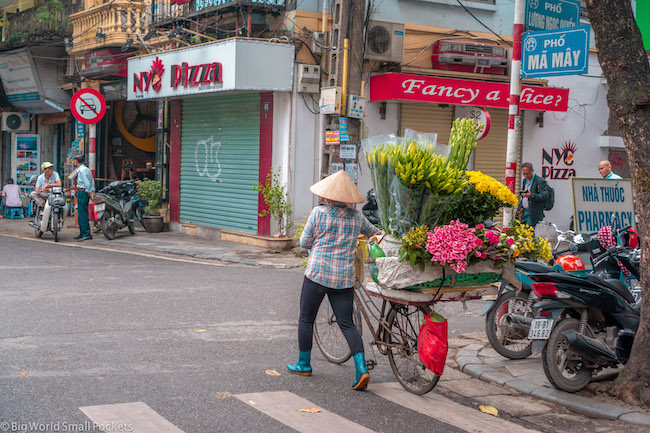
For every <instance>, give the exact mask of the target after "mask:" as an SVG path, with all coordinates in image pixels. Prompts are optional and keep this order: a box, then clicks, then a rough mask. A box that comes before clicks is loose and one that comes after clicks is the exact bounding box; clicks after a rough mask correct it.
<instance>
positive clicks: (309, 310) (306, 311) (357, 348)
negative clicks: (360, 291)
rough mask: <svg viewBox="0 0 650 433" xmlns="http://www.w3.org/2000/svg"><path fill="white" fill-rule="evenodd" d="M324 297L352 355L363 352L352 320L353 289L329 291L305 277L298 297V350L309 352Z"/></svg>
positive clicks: (359, 337)
mask: <svg viewBox="0 0 650 433" xmlns="http://www.w3.org/2000/svg"><path fill="white" fill-rule="evenodd" d="M325 295H327V297H328V298H329V301H330V305H331V306H332V311H334V315H335V316H336V321H337V323H338V324H339V328H341V331H342V332H343V335H344V336H345V339H346V340H347V342H348V345H349V346H350V349H351V350H352V354H353V355H355V354H357V353H359V352H363V341H362V340H361V334H359V330H358V329H357V327H356V326H354V321H353V320H352V311H353V303H354V289H353V288H349V289H330V288H328V287H325V286H321V285H320V284H318V283H315V282H313V281H311V280H310V279H309V278H307V277H305V280H304V281H303V283H302V294H301V295H300V320H299V321H298V348H299V349H300V350H301V351H308V350H311V347H312V342H313V337H314V321H315V320H316V315H317V314H318V308H319V307H320V304H321V303H322V302H323V298H324V297H325Z"/></svg>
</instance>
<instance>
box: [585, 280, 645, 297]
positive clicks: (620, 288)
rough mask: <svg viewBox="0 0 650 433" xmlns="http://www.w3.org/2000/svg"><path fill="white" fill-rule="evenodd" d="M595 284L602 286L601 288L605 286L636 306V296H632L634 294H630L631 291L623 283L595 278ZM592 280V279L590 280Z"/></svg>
mask: <svg viewBox="0 0 650 433" xmlns="http://www.w3.org/2000/svg"><path fill="white" fill-rule="evenodd" d="M593 277H594V279H593V282H595V283H596V284H600V285H601V286H605V287H607V288H608V289H612V290H613V291H614V292H616V293H618V294H619V295H620V296H621V297H622V298H623V299H625V300H626V301H627V302H628V303H630V304H634V302H635V301H634V296H632V293H631V292H630V289H628V288H627V286H626V285H625V284H624V283H622V282H621V281H619V280H615V279H607V280H601V279H600V278H598V277H596V276H593ZM589 279H590V280H591V278H589Z"/></svg>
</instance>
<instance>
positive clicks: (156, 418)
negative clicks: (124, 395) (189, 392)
mask: <svg viewBox="0 0 650 433" xmlns="http://www.w3.org/2000/svg"><path fill="white" fill-rule="evenodd" d="M79 409H80V410H81V411H82V412H83V413H84V414H86V416H87V417H88V418H90V420H91V421H92V422H93V423H95V424H96V425H97V426H98V429H99V430H103V431H106V432H110V431H114V432H115V431H124V432H130V433H184V432H183V431H182V430H181V429H179V428H178V427H176V426H175V425H174V424H172V423H170V422H169V421H167V420H166V419H165V418H163V417H162V416H161V415H159V414H158V413H157V412H156V411H155V410H153V409H151V408H150V407H149V406H147V405H146V404H144V403H142V402H133V403H118V404H105V405H100V406H85V407H80V408H79Z"/></svg>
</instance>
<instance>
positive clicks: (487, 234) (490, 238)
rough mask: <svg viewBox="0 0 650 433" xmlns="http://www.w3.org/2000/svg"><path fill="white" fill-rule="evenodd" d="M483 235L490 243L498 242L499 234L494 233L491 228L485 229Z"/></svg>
mask: <svg viewBox="0 0 650 433" xmlns="http://www.w3.org/2000/svg"><path fill="white" fill-rule="evenodd" d="M485 237H486V238H487V240H488V242H490V244H496V243H498V242H499V235H498V234H496V233H494V232H493V231H492V230H488V231H486V232H485Z"/></svg>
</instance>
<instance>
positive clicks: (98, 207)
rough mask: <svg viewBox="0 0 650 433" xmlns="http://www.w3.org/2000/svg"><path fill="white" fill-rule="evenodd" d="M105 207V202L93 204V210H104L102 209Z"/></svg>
mask: <svg viewBox="0 0 650 433" xmlns="http://www.w3.org/2000/svg"><path fill="white" fill-rule="evenodd" d="M105 207H106V204H105V203H99V204H96V205H95V212H104V209H105Z"/></svg>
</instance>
